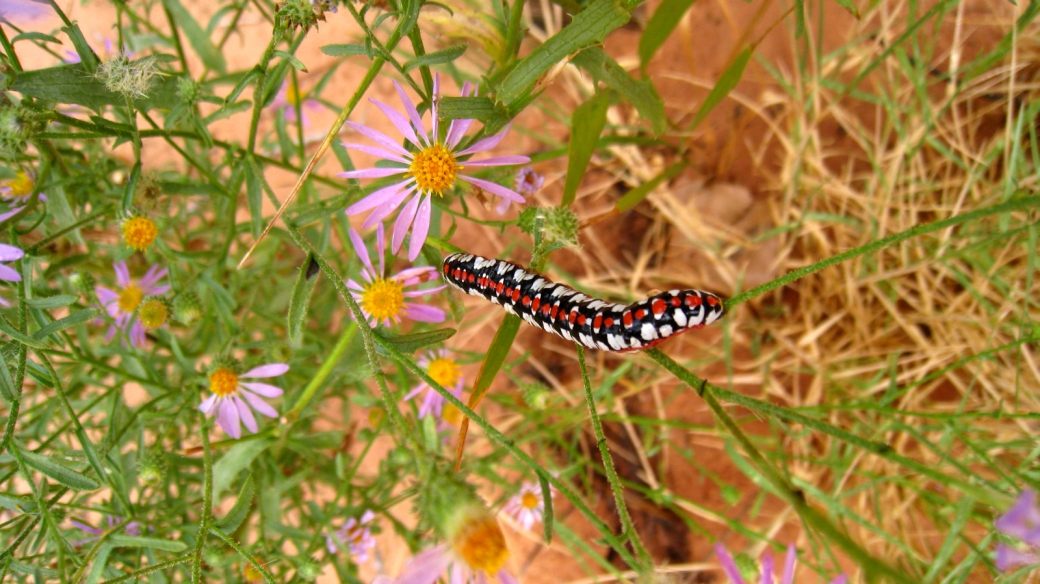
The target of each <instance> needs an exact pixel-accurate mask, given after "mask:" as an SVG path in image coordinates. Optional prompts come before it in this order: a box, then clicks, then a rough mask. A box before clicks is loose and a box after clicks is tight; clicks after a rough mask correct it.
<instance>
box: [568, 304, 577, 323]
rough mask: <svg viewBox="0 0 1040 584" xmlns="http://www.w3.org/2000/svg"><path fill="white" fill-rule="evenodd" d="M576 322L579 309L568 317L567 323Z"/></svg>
mask: <svg viewBox="0 0 1040 584" xmlns="http://www.w3.org/2000/svg"><path fill="white" fill-rule="evenodd" d="M576 320H578V309H576V308H575V309H574V310H572V311H571V313H570V314H569V315H567V322H569V323H571V324H574V321H576Z"/></svg>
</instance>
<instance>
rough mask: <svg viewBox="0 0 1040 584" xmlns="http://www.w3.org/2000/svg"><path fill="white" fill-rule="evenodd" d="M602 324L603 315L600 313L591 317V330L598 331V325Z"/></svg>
mask: <svg viewBox="0 0 1040 584" xmlns="http://www.w3.org/2000/svg"><path fill="white" fill-rule="evenodd" d="M602 324H603V315H602V314H597V315H596V316H595V318H593V319H592V330H597V331H598V330H599V327H600V326H601V325H602Z"/></svg>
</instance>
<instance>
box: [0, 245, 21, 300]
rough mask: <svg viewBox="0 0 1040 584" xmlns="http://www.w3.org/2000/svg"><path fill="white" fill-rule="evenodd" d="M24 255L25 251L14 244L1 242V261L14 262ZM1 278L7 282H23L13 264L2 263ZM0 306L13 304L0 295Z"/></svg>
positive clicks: (0, 266)
mask: <svg viewBox="0 0 1040 584" xmlns="http://www.w3.org/2000/svg"><path fill="white" fill-rule="evenodd" d="M24 255H25V252H24V251H22V250H21V249H19V248H17V247H15V246H13V245H7V244H6V243H0V262H13V261H15V260H20V259H22V257H23V256H24ZM0 280H4V281H5V282H21V281H22V275H21V274H19V273H18V270H16V269H14V268H12V267H11V266H5V265H4V264H2V263H0ZM0 306H3V307H5V308H6V307H9V306H11V303H10V302H8V301H7V300H5V299H4V298H3V297H2V296H0Z"/></svg>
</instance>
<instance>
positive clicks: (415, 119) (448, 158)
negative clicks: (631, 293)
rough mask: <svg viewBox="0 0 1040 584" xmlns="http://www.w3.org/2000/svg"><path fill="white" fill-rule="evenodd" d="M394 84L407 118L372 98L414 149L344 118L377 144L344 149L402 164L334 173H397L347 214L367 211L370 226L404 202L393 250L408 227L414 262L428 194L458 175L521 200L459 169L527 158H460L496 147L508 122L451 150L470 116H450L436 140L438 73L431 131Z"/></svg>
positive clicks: (426, 224) (466, 89)
mask: <svg viewBox="0 0 1040 584" xmlns="http://www.w3.org/2000/svg"><path fill="white" fill-rule="evenodd" d="M394 86H395V87H396V88H397V94H398V96H400V99H401V105H402V106H404V110H405V112H407V116H406V115H405V114H402V113H400V112H398V111H397V110H394V109H393V108H391V107H390V106H388V105H386V104H385V103H382V102H379V101H376V100H371V101H372V103H374V104H375V105H376V107H378V108H379V109H380V110H381V111H382V112H383V113H384V114H385V115H386V117H387V118H389V119H390V121H391V122H392V123H393V124H394V127H396V128H397V130H398V131H399V132H401V134H402V135H403V136H404V138H405V139H406V140H408V142H409V143H411V144H412V146H414V147H415V149H416V150H417V151H415V152H412V151H409V150H406V149H405V148H403V147H402V146H401V145H400V144H398V143H397V141H395V140H394V139H393V138H390V137H389V136H387V135H386V134H383V133H382V132H378V131H376V130H374V129H372V128H369V127H368V126H364V125H361V124H356V123H353V122H347V124H348V125H349V126H350V127H351V128H353V129H354V130H356V131H357V132H358V133H360V134H361V135H363V136H365V137H367V138H368V139H369V140H372V141H373V142H376V143H377V144H378V146H369V145H365V144H350V143H344V144H343V146H344V147H346V148H348V149H351V150H357V151H359V152H365V153H367V154H372V155H375V156H379V157H381V158H384V159H386V160H388V161H391V162H396V163H398V164H403V165H404V166H393V167H379V168H366V169H362V170H351V171H348V172H343V173H340V175H339V176H341V177H343V178H384V177H390V176H398V177H400V178H401V179H403V180H401V181H399V182H396V183H394V184H393V185H390V186H388V187H384V188H381V189H379V190H377V191H375V192H374V193H372V194H370V195H368V196H366V197H365V198H363V199H361V200H360V201H358V202H356V203H354V204H353V205H351V206H350V207H348V208H347V215H357V214H359V213H363V212H365V211H372V213H371V214H370V215H369V216H368V218H367V219H366V220H365V223H364V226H365V227H371V226H372V225H374V224H376V223H378V222H380V221H382V220H383V219H384V218H386V217H387V216H389V215H390V214H391V213H393V212H394V210H395V209H397V208H398V207H400V206H401V205H402V204H404V208H403V209H402V210H401V212H400V213H398V215H397V221H396V222H394V232H393V237H392V248H393V251H394V253H397V251H398V250H399V249H401V244H402V243H403V241H404V236H405V234H406V233H407V232H408V230H409V229H411V230H412V239H411V242H410V243H409V244H408V259H409V261H415V258H417V257H419V251H420V250H421V249H422V246H423V242H425V241H426V235H427V233H429V230H430V213H431V209H432V202H431V197H432V196H433V195H437V196H438V197H440V196H443V195H444V193H445V192H446V191H448V189H450V188H452V187H453V186H455V182H456V180H457V179H462V180H465V181H467V182H470V183H472V184H474V185H476V186H478V187H480V188H482V189H484V190H485V191H488V192H490V193H491V194H494V195H498V196H500V197H503V198H505V199H508V200H510V201H515V202H518V203H523V202H524V198H523V197H522V196H520V195H519V194H517V193H516V192H514V191H512V190H510V189H508V188H506V187H503V186H501V185H497V184H495V183H493V182H489V181H486V180H482V179H479V178H473V177H471V176H466V175H463V174H461V171H462V170H463V169H465V168H469V167H474V168H477V167H492V166H505V165H511V164H525V163H527V162H530V161H531V159H530V158H528V157H526V156H500V157H496V158H487V159H485V160H480V161H473V160H460V158H464V157H468V156H470V155H472V154H476V153H478V152H484V151H486V150H490V149H492V148H494V147H495V146H497V145H498V143H499V142H501V141H502V139H503V138H505V136H506V133H507V132H508V131H509V127H508V126H507V127H506V129H505V130H503V131H502V132H500V133H498V134H495V135H494V136H491V137H489V138H484V139H483V140H479V141H478V142H477V143H475V144H473V145H472V146H470V147H469V148H466V149H463V150H459V151H456V150H455V148H456V147H457V146H458V145H459V142H461V141H462V138H463V137H464V136H465V134H466V131H467V130H468V129H469V127H470V125H471V124H472V123H473V120H452V121H451V125H450V126H449V128H448V133H447V134H446V135H445V138H444V142H441V141H440V134H439V128H438V120H437V102H438V100H439V98H440V81H439V77H438V76H435V77H434V80H433V105H432V107H431V108H430V109H431V116H432V118H431V123H432V125H433V128H432V132H430V133H427V132H426V127H425V126H424V125H423V123H422V118H421V117H420V116H419V112H418V110H416V109H415V104H413V103H412V101H411V100H410V99H408V96H407V95H405V93H404V89H402V88H401V86H400V85H399V84H398V83H397V82H396V81H395V82H394ZM469 94H470V85H469V83H466V84H465V85H463V87H462V95H463V97H467V96H469ZM409 197H410V198H409ZM406 199H408V202H407V203H405V200H406Z"/></svg>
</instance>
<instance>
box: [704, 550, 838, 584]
mask: <svg viewBox="0 0 1040 584" xmlns="http://www.w3.org/2000/svg"><path fill="white" fill-rule="evenodd" d="M715 555H717V556H718V557H719V563H720V564H722V571H723V572H725V573H726V576H727V577H728V578H729V581H730V582H731V584H747V583H746V582H745V581H744V578H743V576H741V575H740V570H738V569H737V564H736V562H734V561H733V556H731V555H730V554H729V552H728V551H727V550H726V547H725V546H723V545H722V544H721V543H718V544H715ZM797 563H798V554H797V552H796V551H795V549H794V546H793V545H789V546H787V556H786V557H785V558H784V572H783V575H781V576H780V584H793V583H794V568H795V564H797ZM759 573H760V574H761V580H760V582H761V584H772V583H773V555H772V554H770V553H769V552H766V553H765V554H763V556H762V566H761V569H760V570H759ZM846 581H848V577H847V576H846V575H845V574H841V575H839V576H838V577H836V578H834V579H833V580H831V582H830V584H845V582H846Z"/></svg>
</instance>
